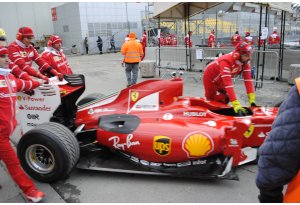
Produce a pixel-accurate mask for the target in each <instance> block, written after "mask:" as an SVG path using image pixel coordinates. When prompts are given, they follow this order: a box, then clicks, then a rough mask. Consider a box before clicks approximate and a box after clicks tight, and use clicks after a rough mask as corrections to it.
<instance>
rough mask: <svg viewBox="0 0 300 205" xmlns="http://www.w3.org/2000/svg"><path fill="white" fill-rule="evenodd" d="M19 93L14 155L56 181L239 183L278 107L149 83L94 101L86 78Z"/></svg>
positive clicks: (40, 176) (178, 84)
mask: <svg viewBox="0 0 300 205" xmlns="http://www.w3.org/2000/svg"><path fill="white" fill-rule="evenodd" d="M65 79H66V82H65V83H63V85H58V86H57V85H55V86H41V87H40V88H39V89H37V90H36V91H35V94H34V95H33V96H28V95H25V94H19V95H18V96H17V99H18V104H19V108H20V115H21V124H22V129H23V133H24V135H23V136H22V137H21V140H20V141H19V144H18V147H17V150H18V156H19V158H20V161H21V164H22V167H23V168H24V170H25V171H26V172H27V173H28V174H29V175H30V176H31V177H33V178H35V179H36V180H39V181H43V182H52V181H55V180H58V179H61V178H63V177H65V176H66V175H68V174H69V173H70V172H71V170H72V169H73V168H74V167H75V166H76V167H77V168H82V169H92V170H101V171H115V172H128V173H137V174H153V175H167V176H176V177H177V176H178V177H193V178H225V179H237V175H236V174H235V168H236V167H237V166H238V165H241V164H244V163H247V162H250V161H254V160H256V158H257V148H258V147H259V146H260V145H261V144H262V143H263V141H264V139H265V138H266V136H267V135H268V132H269V131H270V129H271V125H272V123H273V121H274V119H275V117H276V115H277V112H278V108H276V107H274V108H273V107H251V108H248V107H245V109H246V110H247V116H244V117H236V116H235V113H234V111H233V108H232V107H230V106H228V105H224V104H221V103H218V102H212V101H206V100H205V99H203V98H198V97H182V92H183V81H182V79H180V78H174V79H170V80H148V81H144V82H142V83H139V84H136V85H134V86H131V87H129V88H126V89H123V90H122V91H120V92H117V93H114V94H111V95H108V96H103V95H100V94H91V95H88V96H86V97H85V98H82V99H81V100H79V102H78V103H77V104H76V101H77V100H78V99H79V97H80V96H81V94H82V93H83V91H84V89H85V83H84V77H83V76H82V75H70V76H66V77H65Z"/></svg>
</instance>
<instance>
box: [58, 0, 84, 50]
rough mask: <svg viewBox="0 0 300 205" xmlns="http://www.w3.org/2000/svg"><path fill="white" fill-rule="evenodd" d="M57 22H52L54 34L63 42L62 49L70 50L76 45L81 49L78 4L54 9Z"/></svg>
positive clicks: (69, 4)
mask: <svg viewBox="0 0 300 205" xmlns="http://www.w3.org/2000/svg"><path fill="white" fill-rule="evenodd" d="M56 13H57V21H54V22H53V26H54V33H55V34H56V35H59V36H60V37H61V38H62V40H63V47H65V48H67V49H70V48H71V47H72V45H76V47H77V48H78V50H79V51H80V50H81V48H82V39H81V37H82V31H81V24H80V14H79V3H66V4H64V5H61V6H58V7H57V8H56Z"/></svg>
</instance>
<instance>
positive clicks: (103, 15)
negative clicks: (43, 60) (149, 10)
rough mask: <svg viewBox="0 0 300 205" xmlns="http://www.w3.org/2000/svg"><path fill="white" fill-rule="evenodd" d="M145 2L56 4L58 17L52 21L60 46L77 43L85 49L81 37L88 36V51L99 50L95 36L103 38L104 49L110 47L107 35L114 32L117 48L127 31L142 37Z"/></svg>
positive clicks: (80, 47) (79, 47) (77, 45)
mask: <svg viewBox="0 0 300 205" xmlns="http://www.w3.org/2000/svg"><path fill="white" fill-rule="evenodd" d="M145 6H147V4H146V3H125V2H124V3H123V2H111V3H104V2H103V3H102V2H93V3H86V2H75V3H65V4H63V5H60V6H58V7H56V8H55V9H56V15H57V19H56V20H55V21H53V26H54V33H55V34H57V35H59V36H61V37H62V39H63V46H64V47H66V48H71V47H72V46H73V45H76V47H77V48H78V50H79V51H80V52H82V53H83V52H84V49H83V47H84V44H83V41H84V38H85V37H88V42H89V53H98V52H99V51H98V48H97V43H96V41H97V39H98V36H100V37H101V38H102V40H103V51H107V50H109V48H110V38H111V36H112V35H114V39H115V46H116V48H117V49H118V48H120V47H121V46H122V44H123V42H124V39H125V37H126V35H127V34H128V33H129V32H132V31H133V32H135V33H136V34H137V38H138V39H140V38H141V36H142V32H143V28H142V11H143V10H144V9H145Z"/></svg>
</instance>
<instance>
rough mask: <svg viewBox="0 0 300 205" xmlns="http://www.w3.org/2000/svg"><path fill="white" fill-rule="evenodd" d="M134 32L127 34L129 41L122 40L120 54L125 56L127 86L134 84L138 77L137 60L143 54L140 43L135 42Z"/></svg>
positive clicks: (138, 60) (139, 59)
mask: <svg viewBox="0 0 300 205" xmlns="http://www.w3.org/2000/svg"><path fill="white" fill-rule="evenodd" d="M135 39H136V35H135V33H134V32H131V33H130V34H129V41H128V42H124V44H123V45H122V48H121V52H122V54H123V55H124V56H125V58H124V62H125V67H126V68H125V73H126V78H127V87H129V86H131V85H135V84H136V81H137V78H138V71H139V62H140V61H141V57H142V56H143V55H144V52H143V48H142V44H141V43H140V42H137V41H136V40H135Z"/></svg>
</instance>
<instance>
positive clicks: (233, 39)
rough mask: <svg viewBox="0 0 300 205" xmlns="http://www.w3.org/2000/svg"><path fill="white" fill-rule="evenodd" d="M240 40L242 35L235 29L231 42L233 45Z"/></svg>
mask: <svg viewBox="0 0 300 205" xmlns="http://www.w3.org/2000/svg"><path fill="white" fill-rule="evenodd" d="M241 41H242V37H241V36H240V34H239V32H238V31H236V32H235V34H234V35H233V36H232V37H231V44H232V45H233V46H234V47H235V46H236V45H237V44H238V43H239V42H241Z"/></svg>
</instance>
